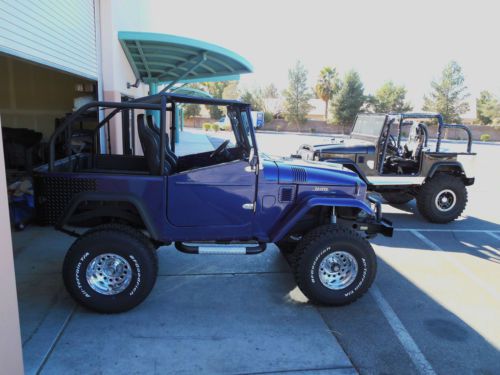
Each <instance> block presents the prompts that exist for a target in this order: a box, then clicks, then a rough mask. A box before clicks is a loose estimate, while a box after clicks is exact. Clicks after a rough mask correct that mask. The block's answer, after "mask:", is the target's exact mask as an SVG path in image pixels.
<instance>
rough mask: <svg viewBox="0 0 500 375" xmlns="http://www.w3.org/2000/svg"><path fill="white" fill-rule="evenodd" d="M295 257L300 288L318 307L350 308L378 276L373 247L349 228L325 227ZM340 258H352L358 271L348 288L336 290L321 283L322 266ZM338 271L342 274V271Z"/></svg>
mask: <svg viewBox="0 0 500 375" xmlns="http://www.w3.org/2000/svg"><path fill="white" fill-rule="evenodd" d="M295 254H296V261H295V264H294V268H295V269H294V273H295V279H296V282H297V285H298V287H299V288H300V290H301V291H302V292H303V293H304V294H305V296H306V297H307V298H309V300H310V301H312V302H314V303H319V304H324V305H334V306H340V305H347V304H349V303H351V302H353V301H355V300H357V299H358V298H359V297H361V296H362V295H363V294H364V293H365V292H366V291H367V290H368V288H369V287H370V286H371V284H372V283H373V280H374V278H375V274H376V272H377V261H376V256H375V253H374V251H373V249H372V247H371V245H370V244H369V243H368V242H367V241H366V240H365V239H364V238H362V237H361V236H360V235H358V234H357V233H356V232H354V231H353V230H351V229H349V228H342V227H338V226H333V225H325V226H322V227H319V228H317V229H314V230H312V231H311V232H309V233H308V234H307V235H306V236H304V238H303V239H302V240H301V242H300V243H299V245H298V246H297V250H296V251H295ZM336 254H337V255H336ZM338 254H348V255H349V257H352V259H353V260H355V263H356V267H357V271H356V276H355V277H354V278H353V280H352V281H351V282H349V283H348V285H346V286H345V287H339V288H338V289H333V287H332V286H331V285H330V287H328V286H327V285H326V284H325V282H324V281H322V280H321V278H320V272H321V271H320V266H321V264H322V261H323V260H324V259H325V258H326V257H334V258H335V257H338V256H339V255H338ZM338 271H339V272H341V271H342V267H339V269H338ZM337 280H338V279H337Z"/></svg>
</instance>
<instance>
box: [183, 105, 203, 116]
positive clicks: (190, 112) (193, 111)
mask: <svg viewBox="0 0 500 375" xmlns="http://www.w3.org/2000/svg"><path fill="white" fill-rule="evenodd" d="M200 113H201V105H199V104H185V105H184V116H186V117H187V118H190V117H196V116H199V115H200Z"/></svg>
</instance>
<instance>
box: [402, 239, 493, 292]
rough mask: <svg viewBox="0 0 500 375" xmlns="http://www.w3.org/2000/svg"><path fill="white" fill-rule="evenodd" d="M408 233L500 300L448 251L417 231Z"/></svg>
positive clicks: (488, 286) (489, 287)
mask: <svg viewBox="0 0 500 375" xmlns="http://www.w3.org/2000/svg"><path fill="white" fill-rule="evenodd" d="M410 232H411V233H412V234H413V235H414V236H415V237H417V238H419V239H420V240H421V241H422V242H424V243H425V244H426V245H427V246H429V247H430V248H431V249H432V250H434V251H439V254H441V255H442V256H444V257H446V258H447V259H448V260H449V261H450V262H451V263H453V265H454V266H455V267H456V268H458V269H459V270H460V271H462V273H463V274H464V275H465V276H467V277H468V278H469V279H470V280H472V281H474V282H475V283H476V284H478V285H479V286H480V287H481V288H483V289H484V290H485V291H486V292H488V293H489V294H491V295H492V296H493V298H495V299H497V300H500V295H499V294H498V292H497V291H496V290H495V289H492V288H491V286H490V285H489V284H487V283H486V282H484V281H483V280H482V279H480V278H479V277H477V276H476V275H475V274H474V273H471V272H470V269H468V268H467V267H465V266H464V265H463V264H462V263H461V262H459V261H458V260H457V259H455V258H454V257H453V255H452V254H450V253H449V252H448V251H445V250H443V249H441V248H440V247H439V246H438V245H436V244H435V243H434V242H432V241H431V240H430V239H428V238H427V237H425V236H424V235H423V234H422V233H420V232H419V231H417V230H410Z"/></svg>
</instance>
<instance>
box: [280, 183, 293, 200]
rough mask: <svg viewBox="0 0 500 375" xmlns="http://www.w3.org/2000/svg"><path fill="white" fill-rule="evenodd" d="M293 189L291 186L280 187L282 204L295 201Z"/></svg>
mask: <svg viewBox="0 0 500 375" xmlns="http://www.w3.org/2000/svg"><path fill="white" fill-rule="evenodd" d="M293 190H294V189H293V187H291V186H282V187H280V191H279V197H278V199H279V201H280V202H281V203H284V202H291V201H292V200H293V195H294V194H293Z"/></svg>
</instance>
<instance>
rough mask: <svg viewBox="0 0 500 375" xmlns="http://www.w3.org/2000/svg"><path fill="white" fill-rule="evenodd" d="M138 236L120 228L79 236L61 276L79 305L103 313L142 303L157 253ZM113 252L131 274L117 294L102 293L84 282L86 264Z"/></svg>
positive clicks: (152, 278) (150, 284)
mask: <svg viewBox="0 0 500 375" xmlns="http://www.w3.org/2000/svg"><path fill="white" fill-rule="evenodd" d="M147 245H148V244H147V243H145V242H144V241H143V240H142V239H141V238H138V237H136V236H134V235H131V234H130V233H127V232H124V231H119V230H114V231H110V230H102V231H91V232H89V233H88V234H85V235H84V236H82V237H81V238H79V239H78V240H77V241H75V243H74V244H73V245H72V246H71V248H70V250H69V251H68V253H67V254H66V258H65V259H64V266H63V279H64V283H65V285H66V289H67V290H68V292H69V293H70V294H71V295H72V296H73V298H75V299H76V300H77V301H78V302H79V303H80V304H81V305H83V306H85V307H87V308H90V309H92V310H95V311H98V312H104V313H115V312H122V311H126V310H129V309H131V308H133V307H135V306H137V305H138V304H139V303H141V302H142V301H143V300H144V299H145V298H146V297H147V295H148V294H149V292H150V291H151V289H152V288H153V286H154V283H155V281H156V274H157V261H156V254H155V252H154V250H152V249H151V248H150V247H149V246H147ZM107 253H110V254H116V255H119V256H120V257H122V258H123V259H125V260H126V261H127V263H128V265H129V266H130V269H131V273H132V277H131V279H130V282H129V284H128V285H127V287H126V288H125V289H124V290H123V291H122V292H120V293H117V294H114V295H105V294H101V293H99V292H97V291H96V290H94V289H93V288H92V287H91V286H90V285H89V283H88V281H87V275H86V270H87V267H88V265H89V263H90V262H91V261H92V260H93V259H94V258H96V257H98V256H99V255H102V254H107Z"/></svg>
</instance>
